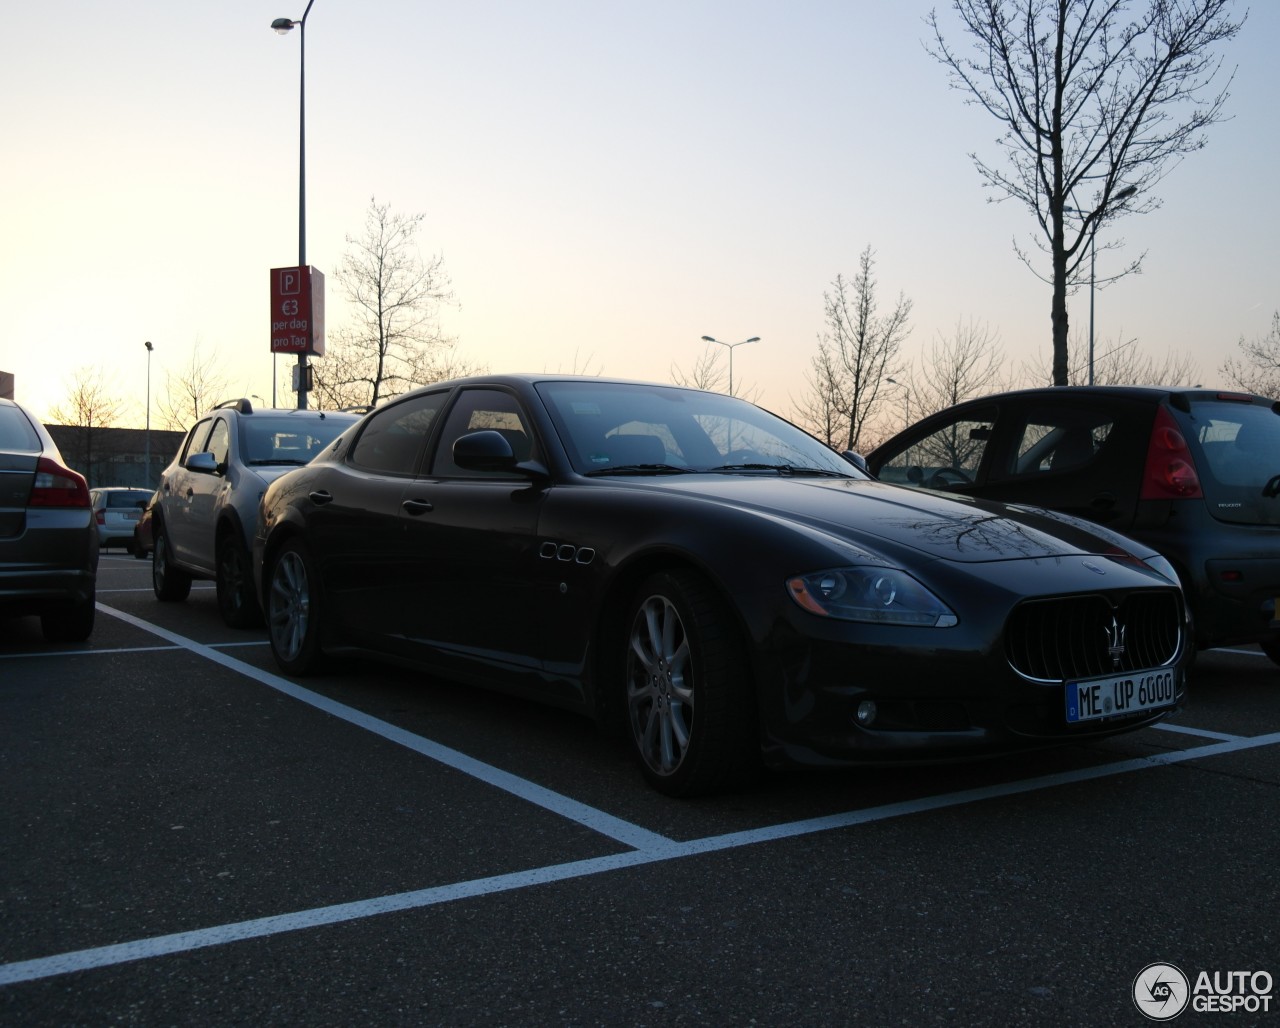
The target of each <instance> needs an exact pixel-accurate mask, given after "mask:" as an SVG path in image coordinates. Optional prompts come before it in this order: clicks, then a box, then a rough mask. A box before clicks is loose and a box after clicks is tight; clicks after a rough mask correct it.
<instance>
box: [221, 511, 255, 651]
mask: <svg viewBox="0 0 1280 1028" xmlns="http://www.w3.org/2000/svg"><path fill="white" fill-rule="evenodd" d="M250 568H251V564H250V561H249V555H248V554H247V553H245V550H244V546H243V545H242V544H241V542H240V540H239V539H236V538H235V537H234V536H233V535H232V534H231V533H230V532H227V533H224V536H223V538H222V539H219V540H218V554H217V569H218V570H217V586H218V610H219V611H220V612H221V613H222V620H223V621H225V622H226V623H227V625H229V626H230V627H231V628H255V627H257V626H258V625H261V624H262V611H261V610H260V609H259V608H258V597H257V595H256V593H255V592H254V588H253V574H252V572H251V570H250Z"/></svg>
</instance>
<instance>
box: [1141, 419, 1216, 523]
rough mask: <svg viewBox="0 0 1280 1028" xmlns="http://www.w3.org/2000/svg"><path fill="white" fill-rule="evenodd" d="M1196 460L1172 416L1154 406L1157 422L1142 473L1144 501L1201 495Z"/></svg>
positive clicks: (1179, 498) (1152, 432)
mask: <svg viewBox="0 0 1280 1028" xmlns="http://www.w3.org/2000/svg"><path fill="white" fill-rule="evenodd" d="M1203 495H1204V493H1203V492H1202V491H1201V489H1200V476H1199V475H1198V474H1196V462H1195V460H1194V459H1193V458H1192V456H1191V450H1190V448H1189V447H1188V446H1187V441H1186V440H1185V439H1184V438H1183V437H1182V433H1181V432H1179V431H1178V426H1177V423H1176V422H1175V421H1174V420H1173V415H1172V414H1170V413H1169V412H1168V411H1167V410H1165V409H1164V408H1163V407H1157V408H1156V423H1155V427H1154V428H1153V429H1152V431H1151V442H1150V443H1148V445H1147V466H1146V468H1145V469H1144V470H1143V473H1142V498H1143V499H1144V500H1190V499H1195V498H1196V497H1197V496H1203Z"/></svg>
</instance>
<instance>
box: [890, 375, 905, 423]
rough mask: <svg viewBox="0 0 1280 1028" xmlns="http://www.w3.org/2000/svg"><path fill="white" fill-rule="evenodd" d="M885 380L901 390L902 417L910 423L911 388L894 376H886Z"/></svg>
mask: <svg viewBox="0 0 1280 1028" xmlns="http://www.w3.org/2000/svg"><path fill="white" fill-rule="evenodd" d="M885 381H886V382H888V383H889V384H890V385H896V386H897V387H898V388H899V389H901V390H902V396H903V400H902V404H903V407H904V408H905V414H904V417H905V418H906V419H907V424H908V425H910V424H911V390H910V388H909V387H907V386H905V385H903V384H902V383H901V382H899V381H898V380H897V379H896V378H886V379H885Z"/></svg>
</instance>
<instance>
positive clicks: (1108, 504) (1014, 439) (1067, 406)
mask: <svg viewBox="0 0 1280 1028" xmlns="http://www.w3.org/2000/svg"><path fill="white" fill-rule="evenodd" d="M1150 420H1151V413H1150V409H1149V408H1148V407H1146V406H1142V405H1133V404H1124V403H1121V402H1112V403H1108V404H1106V405H1103V404H1101V403H1098V402H1097V401H1090V400H1088V398H1062V399H1049V400H1045V399H1043V398H1040V399H1038V400H1036V401H1031V400H1026V401H1023V402H1018V403H1014V402H1009V403H1007V404H1006V405H1005V407H1004V409H1003V410H1002V412H1001V419H1000V443H1001V445H1000V447H999V449H998V452H997V454H996V455H995V456H994V458H993V460H992V461H991V464H990V467H989V469H988V474H987V477H986V481H985V482H984V484H983V487H982V489H981V490H980V492H979V495H981V496H983V497H984V498H986V499H992V500H1001V501H1004V502H1009V503H1022V504H1030V505H1032V506H1036V507H1048V508H1049V509H1050V510H1058V511H1062V512H1063V513H1066V514H1073V515H1075V516H1077V517H1082V518H1086V519H1088V520H1090V521H1095V522H1098V523H1099V524H1104V525H1109V526H1111V527H1113V528H1121V527H1123V526H1124V525H1125V524H1127V523H1128V522H1130V521H1131V520H1132V517H1133V511H1134V506H1135V504H1136V502H1137V496H1138V490H1139V488H1140V484H1141V471H1142V461H1143V456H1144V452H1145V451H1144V443H1145V440H1146V437H1147V434H1148V431H1147V429H1148V427H1149V425H1150Z"/></svg>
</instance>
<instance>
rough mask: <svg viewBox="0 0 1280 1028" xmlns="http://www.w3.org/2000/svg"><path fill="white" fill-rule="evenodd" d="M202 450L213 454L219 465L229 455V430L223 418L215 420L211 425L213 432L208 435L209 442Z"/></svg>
mask: <svg viewBox="0 0 1280 1028" xmlns="http://www.w3.org/2000/svg"><path fill="white" fill-rule="evenodd" d="M204 449H205V450H206V451H208V452H209V453H212V454H213V459H214V460H216V461H217V462H218V463H219V464H225V463H226V462H227V457H228V456H230V454H231V429H230V427H229V426H228V425H227V421H226V419H225V418H217V419H216V420H215V421H214V423H213V431H212V432H210V433H209V441H208V442H207V443H205V445H204Z"/></svg>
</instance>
